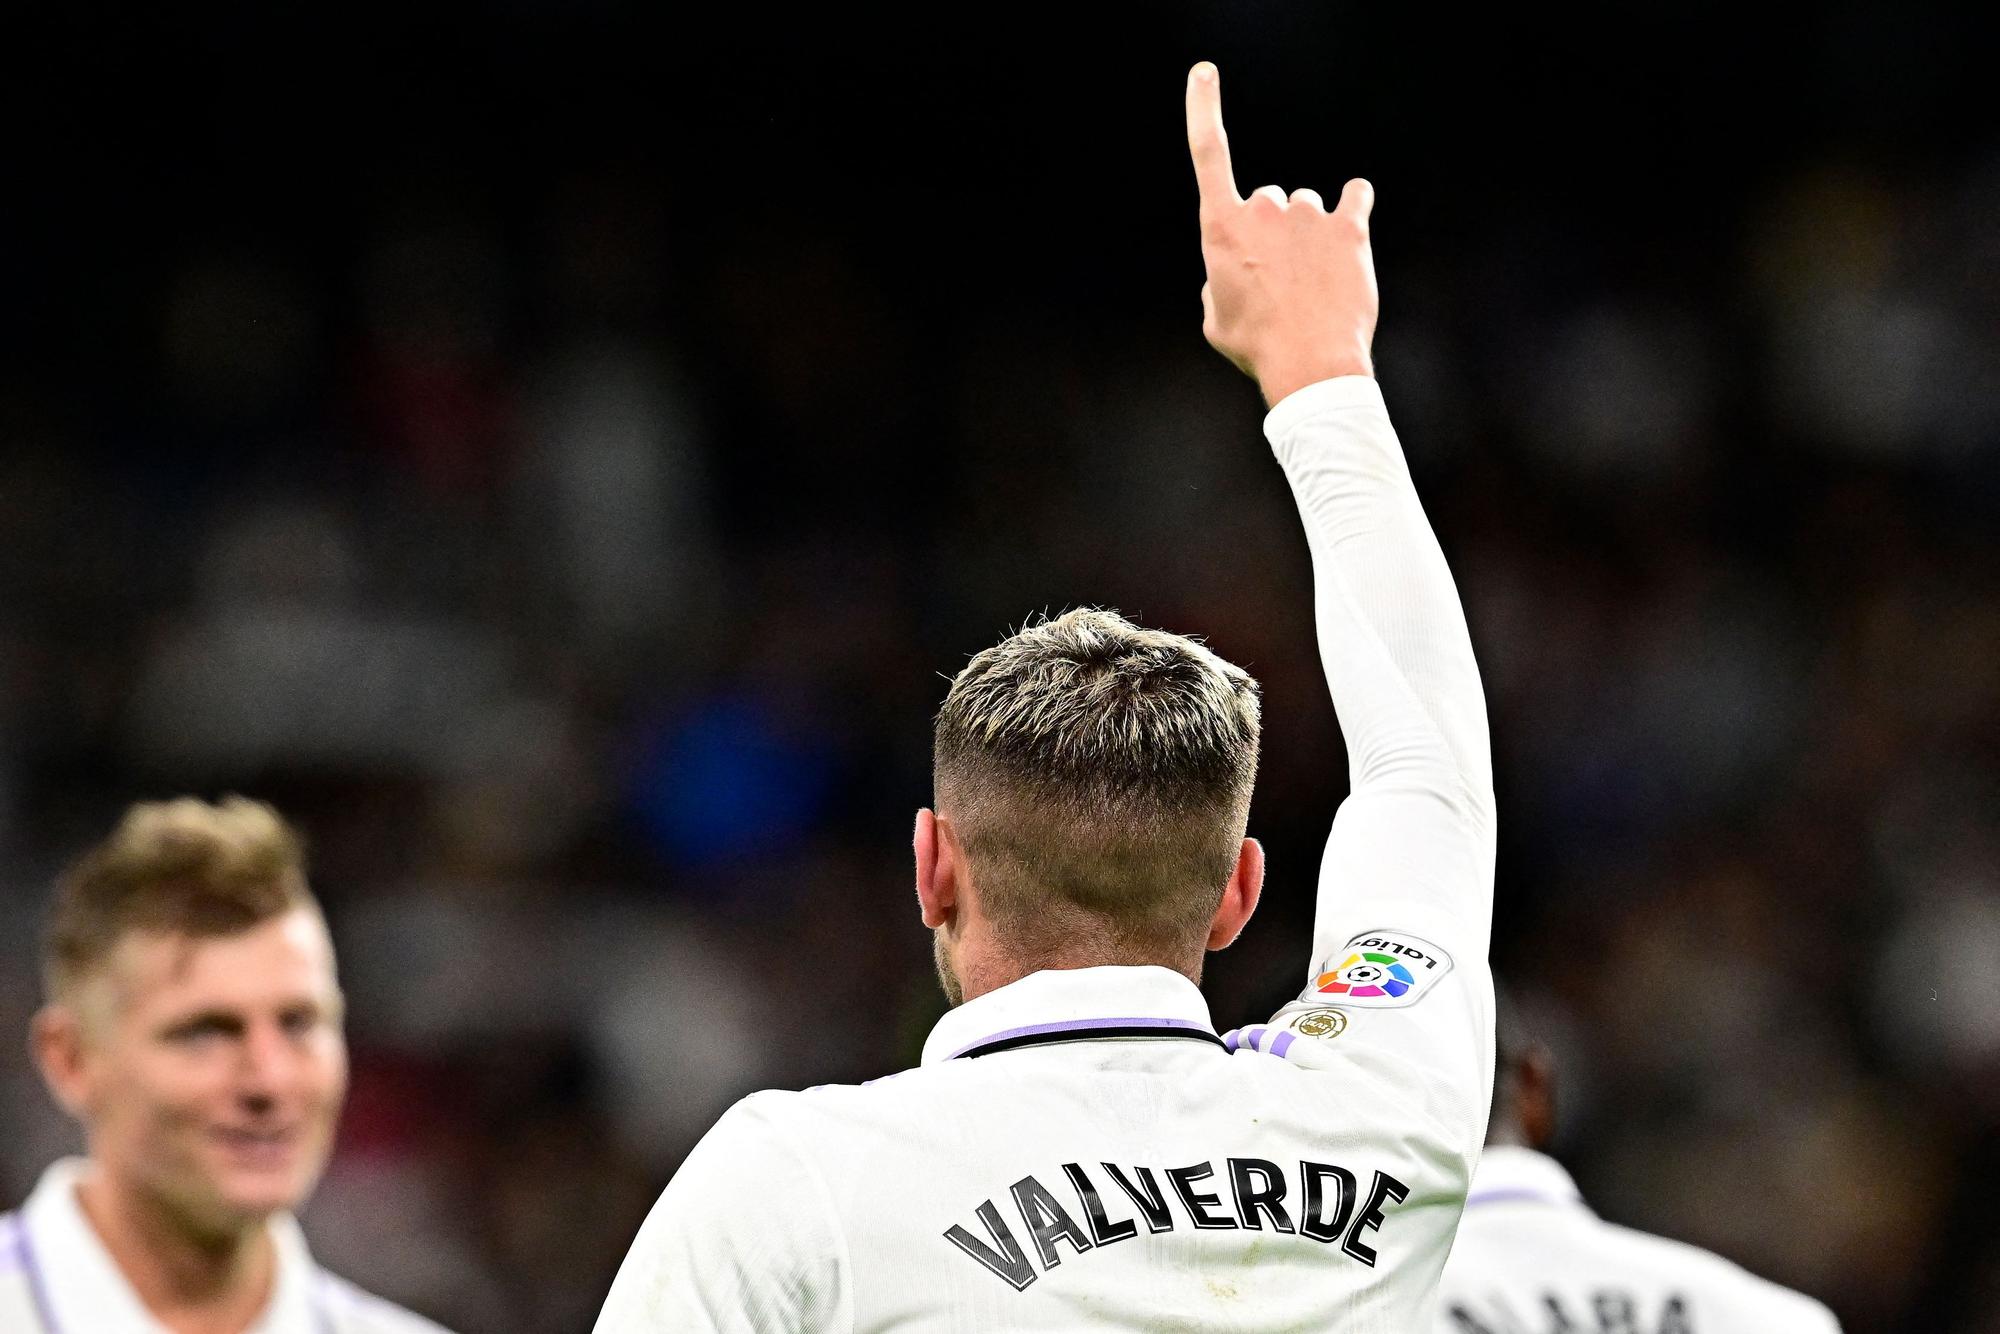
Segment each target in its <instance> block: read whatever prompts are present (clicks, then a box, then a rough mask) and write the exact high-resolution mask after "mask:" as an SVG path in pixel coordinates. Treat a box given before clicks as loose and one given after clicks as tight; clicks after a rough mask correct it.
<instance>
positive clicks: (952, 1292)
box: [597, 377, 1494, 1334]
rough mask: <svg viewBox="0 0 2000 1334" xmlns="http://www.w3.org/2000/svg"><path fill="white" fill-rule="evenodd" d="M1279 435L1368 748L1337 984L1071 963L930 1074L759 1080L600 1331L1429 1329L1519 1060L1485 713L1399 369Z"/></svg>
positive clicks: (1319, 968) (674, 1193)
mask: <svg viewBox="0 0 2000 1334" xmlns="http://www.w3.org/2000/svg"><path fill="white" fill-rule="evenodd" d="M1265 430H1266V433H1267V434H1268V435H1269V436H1270V438H1271V441H1272V444H1273V445H1274V447H1275V448H1276V451H1277V454H1278V458H1279V460H1280V462H1281V463H1282V464H1283V465H1284V468H1285V472H1286V475H1287V476H1288V478H1289V479H1290V481H1291V484H1292V487H1293V490H1294V493H1295V495H1296V498H1297V500H1298V503H1299V507H1300V509H1301V511H1302V512H1303V514H1304V516H1305V520H1306V529H1307V535H1308V539H1309V542H1310V546H1311V549H1312V556H1313V566H1314V575H1315V586H1316V587H1315V593H1316V605H1317V616H1318V631H1319V643H1320V650H1321V656H1322V659H1323V661H1324V664H1325V667H1326V671H1327V677H1328V680H1329V683H1330V685H1331V688H1332V692H1333V699H1334V703H1335V706H1336V708H1337V709H1338V711H1339V714H1340V720H1341V727H1342V731H1343V733H1344V734H1345V737H1346V741H1347V747H1348V753H1349V762H1350V763H1349V767H1350V777H1351V795H1350V796H1349V797H1348V798H1347V800H1346V801H1345V802H1344V803H1342V805H1341V807H1340V810H1339V813H1338V815H1337V817H1336V819H1335V821H1334V827H1333V833H1332V837H1331V839H1330V841H1329V843H1328V846H1327V851H1326V859H1325V862H1324V865H1323V867H1322V870H1321V875H1320V880H1319V892H1318V900H1317V919H1316V923H1315V934H1314V939H1313V943H1312V953H1311V959H1310V963H1311V968H1310V970H1309V972H1308V973H1307V978H1308V979H1309V980H1308V981H1307V983H1306V986H1305V989H1304V992H1303V994H1302V995H1301V996H1300V998H1299V999H1298V1000H1296V1001H1294V1002H1292V1003H1291V1004H1289V1005H1287V1006H1285V1007H1284V1008H1283V1009H1282V1010H1281V1011H1279V1013H1278V1014H1277V1016H1276V1017H1274V1018H1273V1019H1272V1020H1271V1021H1270V1022H1269V1023H1266V1024H1262V1025H1259V1026H1256V1027H1251V1028H1246V1029H1244V1030H1242V1031H1240V1032H1232V1033H1229V1034H1227V1035H1218V1034H1217V1033H1216V1031H1215V1029H1214V1027H1213V1026H1212V1024H1211V1022H1210V1018H1209V1013H1208V1007H1207V1005H1206V1003H1205V1002H1204V1001H1203V999H1202V996H1201V993H1200V991H1199V990H1198V989H1197V988H1196V987H1195V985H1194V984H1193V983H1192V982H1190V981H1188V980H1187V979H1186V978H1185V977H1183V976H1181V975H1180V974H1178V973H1175V972H1173V971H1170V970H1168V969H1166V968H1159V967H1101V968H1080V969H1073V970H1060V971H1044V972H1038V973H1034V974H1032V975H1030V976H1028V977H1025V978H1022V979H1021V980H1019V981H1017V982H1014V983H1012V984H1011V985H1008V986H1004V987H1001V988H999V989H998V990H995V991H992V992H989V993H987V994H985V995H981V996H978V997H976V998H974V999H973V1000H970V1001H968V1002H966V1003H965V1004H964V1005H961V1006H959V1007H958V1008H957V1009H955V1010H953V1011H952V1012H951V1013H949V1014H947V1015H946V1016H945V1017H944V1018H943V1019H942V1020H941V1021H940V1022H939V1023H938V1025H937V1027H936V1029H935V1030H934V1031H933V1032H932V1033H931V1035H930V1039H929V1041H928V1042H927V1043H926V1044H925V1047H924V1054H923V1064H922V1065H921V1066H920V1067H919V1068H917V1069H915V1070H910V1071H907V1072H905V1073H903V1074H900V1075H894V1076H891V1077H889V1078H887V1079H882V1080H877V1081H874V1082H872V1083H869V1084H865V1085H860V1086H826V1087H821V1088H815V1089H808V1090H806V1091H805V1092H803V1093H759V1094H755V1095H753V1096H751V1097H749V1098H746V1099H744V1100H743V1101H742V1102H741V1103H739V1104H737V1106H735V1107H734V1108H732V1109H731V1110H730V1111H729V1112H728V1113H727V1114H726V1115H725V1116H724V1117H723V1118H722V1119H721V1121H720V1122H718V1123H717V1125H716V1126H715V1128H714V1129H713V1130H712V1131H711V1132H710V1133H709V1134H708V1136H707V1137H706V1138H705V1139H704V1140H703V1141H702V1142H701V1144H700V1145H699V1146H698V1147H697V1148H696V1149H695V1151H694V1153H693V1154H692V1155H691V1156H690V1157H689V1158H688V1160H687V1162H686V1163H685V1164H684V1165H683V1166H682V1168H681V1170H680V1172H679V1173H678V1174H677V1175H676V1176H675V1178H674V1180H673V1182H672V1184H671V1185H669V1186H668V1188H667V1190H666V1192H665V1193H664V1194H663V1195H662V1196H661V1198H660V1201H659V1203H658V1205H656V1206H655V1208H654V1210H653V1212H652V1214H651V1216H650V1217H649V1218H648V1219H647V1221H646V1224H645V1226H644V1228H643V1229H642V1230H641V1231H640V1233H639V1236H638V1238H637V1240H636V1241H635V1242H634V1243H633V1246H632V1250H631V1253H630V1255H629V1256H628V1257H627V1258H626V1261H625V1264H624V1267H623V1268H622V1269H621V1270H620V1271H619V1274H618V1278H617V1281H616V1283H615V1284H614V1285H613V1287H612V1290H611V1294H610V1297H609V1300H608V1301H607V1303H606V1305H605V1308H604V1311H603V1314H602V1316H601V1317H600V1318H599V1320H598V1324H597V1329H598V1331H599V1334H640V1332H641V1331H666V1330H673V1331H708V1330H728V1331H753V1330H754V1331H778V1330H784V1331H824V1330H837V1331H841V1332H842V1334H846V1332H847V1331H869V1332H871V1334H872V1332H873V1331H890V1330H895V1331H929V1330H937V1331H946V1330H949V1331H958V1332H961V1334H963V1332H967V1331H980V1330H1063V1331H1072V1330H1079V1329H1131V1330H1139V1329H1144V1330H1202V1331H1265V1330H1270V1331H1276V1330H1307V1329H1314V1330H1339V1331H1341V1334H1410V1331H1412V1330H1419V1329H1423V1328H1426V1327H1427V1326H1428V1324H1429V1322H1430V1320H1431V1316H1432V1311H1433V1309H1434V1306H1435V1300H1436V1286H1437V1279H1438V1274H1439V1272H1440V1270H1441V1269H1442V1268H1443V1265H1444V1260H1445V1254H1446V1252H1447V1251H1448V1250H1449V1248H1450V1245H1451V1238H1452V1234H1453V1232H1454V1230H1455V1229H1456V1228H1457V1225H1458V1218H1459V1211H1460V1208H1461V1206H1462V1204H1463V1201H1464V1198H1465V1191H1466V1186H1467V1182H1468V1180H1469V1178H1470V1173H1471V1169H1472V1164H1473V1162H1474V1160H1475V1159H1476V1158H1477V1156H1478V1153H1479V1145H1480V1142H1481V1140H1482V1139H1483V1138H1484V1134H1485V1122H1486V1110H1487V1104H1488V1099H1489V1097H1490V1093H1491V1084H1492V1073H1493V990H1492V980H1491V977H1490V975H1489V973H1488V971H1487V963H1486V953H1487V937H1488V932H1489V926H1490V917H1491V907H1492V878H1493V846H1494V821H1493V798H1492V777H1491V770H1490V765H1489V760H1488V755H1487V736H1486V715H1485V705H1484V700H1483V698H1482V696H1481V693H1480V685H1479V678H1478V673H1477V669H1476V667H1475V666H1474V663H1473V658H1472V649H1471V644H1470V642H1469V641H1468V638H1467V635H1466V629H1465V621H1464V616H1463V614H1462V612H1461V611H1460V609H1459V603H1458V597H1457V594H1456V592H1455V591H1454V589H1453V587H1452V583H1451V576H1450V572H1449V571H1448V570H1447V569H1446V567H1445V563H1444V557H1443V555H1442V554H1441V553H1440V551H1439V550H1438V546H1437V543H1436V540H1435V539H1434V538H1433V536H1432V534H1431V531H1430V526H1429V524H1428V523H1427V522H1426V520H1425V518H1424V515H1423V511H1422V509H1421V507H1420V506H1419V504H1418V502H1417V497H1416V492H1415V489H1414V488H1413V487H1412V485H1411V482H1410V477H1409V472H1408V469H1407V466H1406V464H1405V462H1404V460H1403V455H1402V451H1401V448H1400V447H1399V446H1398V444H1397V441H1396V437H1395V433H1394V432H1393V431H1392V430H1391V428H1390V425H1389V420H1388V415H1387V413H1386V411H1385V410H1384V409H1383V406H1382V399H1381V393H1380V391H1379V390H1378V389H1377V387H1376V385H1375V382H1374V381H1373V380H1372V379H1369V378H1366V377H1350V378H1342V379H1337V380H1329V381H1324V382H1321V383H1319V384H1316V385H1312V386H1310V387H1308V388H1306V389H1303V390H1301V391H1299V392H1298V393H1296V394H1294V395H1292V396H1290V397H1289V398H1287V399H1286V400H1285V401H1284V402H1282V403H1280V404H1279V405H1278V406H1277V408H1276V409H1274V410H1273V411H1272V413H1271V414H1270V416H1269V418H1268V419H1267V421H1266V424H1265ZM1246 573H1249V572H1246ZM830 948H831V946H830ZM830 966H837V964H833V965H830ZM812 1024H813V1018H812V1016H810V1015H802V1016H798V1017H797V1029H798V1033H797V1040H799V1041H810V1040H811V1030H812Z"/></svg>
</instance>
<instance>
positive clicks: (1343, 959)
mask: <svg viewBox="0 0 2000 1334" xmlns="http://www.w3.org/2000/svg"><path fill="white" fill-rule="evenodd" d="M1450 971H1451V956H1450V955H1449V954H1446V953H1445V952H1444V951H1443V950H1441V949H1439V948H1438V947H1437V946H1436V945H1433V944H1431V943H1430V942H1429V941H1428V940H1425V939H1423V938H1422V937H1420V936H1412V935H1409V934H1407V933H1405V932H1401V931H1363V932H1362V933H1361V934H1359V935H1357V936H1352V937H1350V938H1349V939H1348V942H1347V944H1346V945H1345V946H1344V947H1343V948H1341V949H1340V950H1338V951H1336V952H1335V953H1334V954H1333V955H1332V956H1330V957H1329V959H1328V966H1327V967H1326V968H1325V969H1324V970H1323V971H1322V972H1321V973H1320V974H1319V976H1317V977H1315V978H1314V979H1313V984H1312V985H1311V986H1310V987H1307V988H1306V992H1305V997H1304V999H1306V1000H1317V1001H1321V1002H1324V1003H1330V1004H1334V1005H1346V1006H1362V1007H1366V1008H1368V1009H1373V1010H1390V1009H1395V1008H1398V1007H1400V1006H1404V1005H1415V1004H1416V1003H1417V1002H1418V1001H1420V1000H1422V999H1423V998H1424V994H1425V993H1426V992H1428V991H1429V990H1430V989H1431V988H1432V987H1434V986H1436V985H1437V983H1438V979H1439V978H1441V977H1443V976H1444V975H1445V974H1446V973H1448V972H1450Z"/></svg>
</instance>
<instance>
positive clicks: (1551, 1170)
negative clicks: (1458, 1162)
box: [1465, 1144, 1588, 1209]
mask: <svg viewBox="0 0 2000 1334" xmlns="http://www.w3.org/2000/svg"><path fill="white" fill-rule="evenodd" d="M1486 1204H1567V1205H1576V1206H1578V1207H1580V1208H1587V1207H1588V1206H1587V1205H1585V1204H1584V1203H1583V1196H1582V1195H1581V1194H1580V1193H1578V1191H1577V1188H1576V1182H1575V1181H1573V1180H1571V1179H1570V1175H1569V1173H1568V1172H1566V1171H1564V1170H1563V1166H1562V1164H1561V1163H1559V1162H1557V1161H1556V1160H1555V1159H1553V1158H1551V1157H1549V1156H1548V1155H1547V1154H1544V1153H1536V1152H1535V1151H1534V1150H1533V1149H1523V1148H1519V1147H1517V1146H1515V1145H1512V1144H1489V1145H1487V1146H1486V1149H1485V1151H1484V1152H1482V1153H1481V1154H1480V1155H1479V1165H1478V1166H1477V1167H1475V1168H1473V1169H1472V1188H1471V1190H1470V1191H1468V1192H1467V1194H1466V1197H1465V1207H1466V1208H1468V1209H1470V1208H1474V1207H1476V1206H1479V1205H1486Z"/></svg>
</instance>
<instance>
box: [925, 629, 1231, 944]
mask: <svg viewBox="0 0 2000 1334" xmlns="http://www.w3.org/2000/svg"><path fill="white" fill-rule="evenodd" d="M1257 739H1258V689H1257V683H1256V681H1254V680H1252V679H1251V677H1250V674H1249V673H1248V672H1245V671H1244V670H1243V669H1242V668H1240V667H1237V666H1235V665H1234V664H1232V663H1229V662H1225V661H1224V660H1223V659H1221V658H1219V657H1217V656H1216V655H1215V654H1214V653H1212V652H1210V651H1209V650H1208V649H1207V648H1206V647H1204V646H1203V645H1202V644H1200V643H1198V642H1196V641H1195V640H1193V639H1189V638H1187V637H1185V636H1182V635H1175V634H1168V633H1167V632H1165V631H1162V630H1146V629H1142V628H1140V627H1139V626H1136V625H1134V624H1132V623H1131V622H1130V621H1128V620H1126V619H1125V618H1124V617H1123V616H1120V615H1119V614H1118V613H1116V612H1114V611H1101V610H1094V609H1090V608H1078V609H1077V610H1074V611H1070V612H1066V613H1064V614H1063V615H1061V616H1058V617H1056V618H1054V619H1053V620H1046V619H1045V620H1043V621H1040V622H1039V623H1035V624H1031V625H1029V626H1027V627H1026V628H1024V629H1022V630H1021V631H1020V632H1019V633H1018V634H1015V635H1013V636H1011V637H1009V638H1008V639H1005V640H1003V641H1002V642H1000V643H998V644H996V645H994V646H993V647H992V648H989V649H987V650H986V651H985V652H983V653H980V654H978V655H977V656H976V657H974V658H973V659H972V661H971V662H970V663H968V664H967V665H966V667H965V670H963V671H961V672H960V673H959V674H958V677H957V679H955V680H954V681H953V682H952V683H951V690H950V692H949V693H948V694H947V695H946V696H945V701H944V707H943V708H942V709H941V710H940V711H939V713H938V717H937V731H936V739H935V746H934V760H935V764H936V782H937V804H938V810H939V812H940V813H941V814H942V815H944V816H945V817H946V818H947V819H948V820H949V821H950V822H951V823H952V825H953V827H954V828H955V829H956V830H957V833H958V837H959V842H960V845H961V846H962V847H963V848H964V850H965V854H966V859H967V861H968V862H969V863H970V868H969V869H970V873H971V876H972V879H973V883H974V884H975V885H976V886H977V887H978V893H979V896H980V902H981V904H982V906H983V908H984V910H985V912H986V913H987V915H988V916H989V917H991V918H992V919H993V921H994V924H995V926H996V928H997V929H998V930H999V932H1000V933H1001V935H1002V938H1003V939H1004V940H1005V941H1006V942H1007V943H1008V944H1009V945H1010V946H1012V947H1013V948H1015V949H1017V950H1018V951H1020V952H1022V953H1024V954H1028V955H1034V954H1048V953H1057V952H1062V949H1063V946H1064V944H1065V943H1066V942H1076V943H1083V942H1086V941H1087V942H1092V943H1094V944H1099V945H1103V944H1108V945H1110V946H1111V947H1112V948H1113V950H1114V951H1116V952H1118V953H1120V954H1126V953H1129V954H1132V955H1134V956H1139V957H1143V956H1144V955H1145V954H1147V953H1159V952H1162V951H1166V952H1175V951H1184V950H1186V949H1187V948H1188V947H1189V946H1190V944H1193V945H1195V946H1196V947H1197V948H1198V947H1199V944H1200V942H1201V940H1202V939H1203V938H1204V937H1205V935H1206V933H1207V930H1208V926H1209V923H1210V921H1211V920H1212V919H1213V917H1214V915H1215V909H1216V905H1217V904H1218V903H1219V902H1220V901H1221V897H1222V889H1223V886H1224V885H1225V884H1226V883H1227V882H1228V879H1229V875H1230V872H1231V871H1232V870H1233V869H1234V868H1235V865H1236V859H1237V854H1238V850H1239V848H1240V847H1241V844H1242V839H1243V830H1244V827H1245V825H1246V824H1247V822H1248V819H1249V813H1250V788H1251V785H1252V784H1253V783H1254V782H1255V780H1256V776H1257Z"/></svg>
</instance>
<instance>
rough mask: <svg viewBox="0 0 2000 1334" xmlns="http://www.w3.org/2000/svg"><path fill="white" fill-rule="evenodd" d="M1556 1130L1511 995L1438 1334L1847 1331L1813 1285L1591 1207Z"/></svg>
mask: <svg viewBox="0 0 2000 1334" xmlns="http://www.w3.org/2000/svg"><path fill="white" fill-rule="evenodd" d="M1555 1127H1556V1114H1555V1061H1554V1057H1553V1056H1552V1055H1551V1054H1550V1052H1549V1050H1548V1048H1547V1047H1544V1046H1542V1045H1541V1044H1540V1043H1538V1042H1535V1041H1534V1040H1533V1039H1532V1038H1530V1037H1529V1036H1528V1034H1527V1031H1526V1029H1525V1028H1524V1026H1523V1025H1522V1023H1521V1020H1520V1017H1519V1014H1518V1013H1517V1012H1516V1011H1515V1010H1514V1008H1513V1007H1512V1006H1510V1005H1508V1004H1506V1003H1505V1002H1504V1001H1503V1003H1502V1004H1501V1005H1500V1007H1499V1022H1498V1055H1497V1058H1496V1062H1495V1073H1494V1081H1493V1117H1492V1121H1491V1124H1490V1125H1489V1126H1488V1128H1487V1132H1486V1152H1485V1153H1484V1154H1482V1155H1481V1157H1480V1159H1479V1166H1478V1167H1477V1168H1476V1169H1474V1171H1473V1174H1472V1194H1471V1197H1470V1198H1469V1199H1468V1200H1467V1201H1466V1208H1465V1221H1464V1222H1463V1223H1462V1224H1460V1226H1459V1229H1458V1244H1457V1245H1456V1246H1455V1247H1453V1249H1452V1252H1451V1262H1450V1263H1449V1264H1447V1265H1446V1266H1445V1270H1444V1285H1443V1289H1442V1291H1443V1299H1442V1300H1441V1301H1440V1303H1439V1306H1438V1324H1437V1329H1438V1330H1439V1331H1440V1334H1840V1324H1839V1322H1838V1321H1836V1320H1835V1319H1834V1318H1833V1313H1832V1312H1831V1311H1828V1310H1827V1309H1826V1307H1824V1306H1822V1305H1821V1304H1820V1303H1819V1302H1817V1301H1814V1300H1813V1299H1812V1298H1811V1297H1808V1296H1806V1295H1805V1294H1803V1293H1798V1292H1793V1291H1792V1290H1791V1289H1790V1288H1783V1287H1779V1286H1778V1285H1777V1284H1776V1283H1772V1282H1769V1281H1767V1280H1765V1279H1761V1278H1759V1277H1757V1276H1756V1275H1755V1274H1752V1273H1750V1272H1749V1271H1748V1270H1746V1269H1743V1268H1741V1267H1739V1266H1737V1265H1734V1264H1731V1263H1730V1262H1729V1261H1727V1260H1725V1259H1723V1258H1722V1257H1721V1256H1719V1255H1713V1254H1711V1253H1709V1252H1708V1251H1704V1250H1702V1249H1700V1248H1699V1247H1696V1246H1690V1245H1688V1244H1686V1243H1685V1242H1679V1241H1669V1240H1668V1239H1667V1238H1665V1237H1655V1236H1650V1235H1648V1234H1646V1233H1644V1232H1637V1231H1634V1230H1633V1229H1631V1228H1625V1227H1619V1226H1618V1225H1617V1224H1615V1223H1607V1222H1605V1221H1604V1220H1603V1219H1601V1218H1599V1217H1598V1216H1597V1215H1596V1214H1594V1213H1592V1212H1591V1210H1590V1206H1589V1205H1587V1204H1585V1203H1584V1202H1583V1196H1582V1195H1580V1194H1578V1193H1577V1189H1576V1183H1575V1182H1574V1181H1571V1180H1570V1176H1569V1173H1568V1172H1565V1171H1564V1170H1563V1168H1562V1164H1560V1163H1558V1162H1557V1161H1556V1160H1555V1159H1553V1158H1551V1157H1549V1156H1548V1155H1547V1153H1546V1152H1545V1150H1546V1149H1547V1147H1548V1143H1549V1141H1550V1140H1551V1139H1552V1138H1554V1136H1555Z"/></svg>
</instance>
